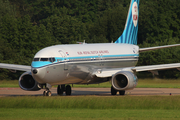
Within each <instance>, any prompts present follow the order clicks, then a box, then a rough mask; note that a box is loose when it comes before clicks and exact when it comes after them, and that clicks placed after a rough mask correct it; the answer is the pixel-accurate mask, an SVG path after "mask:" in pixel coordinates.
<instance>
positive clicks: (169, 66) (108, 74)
mask: <svg viewBox="0 0 180 120" xmlns="http://www.w3.org/2000/svg"><path fill="white" fill-rule="evenodd" d="M174 68H177V69H178V70H180V63H172V64H161V65H147V66H137V67H127V68H119V69H104V70H101V69H98V70H96V71H95V72H94V73H93V75H95V76H97V77H99V78H106V77H112V76H113V75H114V74H116V73H117V72H119V71H131V72H142V71H150V72H152V73H154V74H156V73H157V72H156V71H158V70H166V69H174Z"/></svg>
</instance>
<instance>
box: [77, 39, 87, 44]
mask: <svg viewBox="0 0 180 120" xmlns="http://www.w3.org/2000/svg"><path fill="white" fill-rule="evenodd" d="M76 43H78V44H86V40H84V41H83V42H76Z"/></svg>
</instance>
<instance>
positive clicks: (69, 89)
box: [66, 85, 71, 95]
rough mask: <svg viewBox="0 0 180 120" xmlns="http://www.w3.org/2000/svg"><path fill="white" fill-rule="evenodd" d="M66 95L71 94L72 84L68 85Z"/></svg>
mask: <svg viewBox="0 0 180 120" xmlns="http://www.w3.org/2000/svg"><path fill="white" fill-rule="evenodd" d="M66 95H71V86H70V85H67V86H66Z"/></svg>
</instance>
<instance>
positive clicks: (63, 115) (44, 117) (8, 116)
mask: <svg viewBox="0 0 180 120" xmlns="http://www.w3.org/2000/svg"><path fill="white" fill-rule="evenodd" d="M0 119H1V120H61V119H62V120H92V119H93V120H161V119H163V120H179V119H180V111H177V110H154V109H149V110H141V109H104V110H102V109H93V110H92V109H50V108H48V109H43V108H42V109H32V108H21V109H14V108H9V109H4V108H0Z"/></svg>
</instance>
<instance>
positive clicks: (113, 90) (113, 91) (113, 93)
mask: <svg viewBox="0 0 180 120" xmlns="http://www.w3.org/2000/svg"><path fill="white" fill-rule="evenodd" d="M116 94H117V90H115V89H114V88H113V86H111V95H116Z"/></svg>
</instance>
